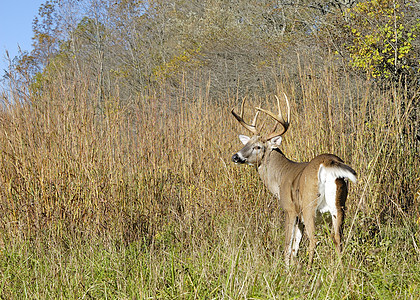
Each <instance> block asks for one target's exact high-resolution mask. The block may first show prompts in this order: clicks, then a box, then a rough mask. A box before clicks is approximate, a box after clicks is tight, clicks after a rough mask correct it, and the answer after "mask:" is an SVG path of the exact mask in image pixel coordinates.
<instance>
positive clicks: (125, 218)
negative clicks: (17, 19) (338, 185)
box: [0, 0, 420, 299]
mask: <svg viewBox="0 0 420 300" xmlns="http://www.w3.org/2000/svg"><path fill="white" fill-rule="evenodd" d="M316 3H317V4H318V6H315V5H314V3H312V2H310V1H309V2H307V1H303V2H302V4H301V5H298V4H294V2H293V1H292V2H290V3H283V2H282V1H235V3H234V5H232V4H231V2H229V1H220V0H210V1H204V2H202V1H171V3H167V1H105V0H103V1H99V0H97V1H88V0H85V1H70V0H69V1H47V2H46V3H45V4H44V5H42V6H41V7H40V13H39V16H38V18H37V19H35V20H34V46H35V48H34V49H35V50H34V51H33V52H32V53H22V54H21V56H20V57H18V58H15V59H13V60H11V61H10V68H9V70H8V71H7V72H6V74H5V76H4V81H3V84H4V88H3V91H2V105H1V111H0V297H1V298H2V299H12V298H22V297H25V298H30V299H52V298H63V299H73V298H94V299H97V298H100V299H103V298H111V299H146V298H152V299H155V298H161V299H178V298H181V299H183V298H187V299H196V298H199V299H209V298H210V299H211V298H212V299H223V298H224V299H248V298H258V299H268V298H272V299H275V298H278V299H287V298H298V299H307V298H337V299H342V298H345V299H359V298H363V299H364V298H368V299H371V298H374V299H377V298H385V299H386V298H399V299H414V298H416V297H418V295H419V293H420V261H419V260H420V259H419V257H420V250H419V245H420V230H419V225H420V211H419V204H420V187H419V180H420V169H419V167H420V166H419V165H420V159H419V139H420V135H419V134H420V133H419V90H418V82H419V77H420V76H419V74H420V73H419V62H418V57H419V56H420V45H419V41H418V37H417V34H418V33H419V32H418V31H419V30H420V25H419V24H420V21H419V19H416V15H417V16H418V14H417V13H418V11H419V4H418V2H417V1H413V2H410V3H408V4H407V3H402V2H401V3H400V2H398V1H385V0H384V1H376V2H375V1H370V2H360V3H359V4H357V2H340V1H334V2H332V3H333V4H334V5H332V4H331V3H330V2H328V3H327V2H323V1H318V2H316ZM375 5H376V6H375ZM378 5H379V6H380V7H384V8H383V14H382V15H380V16H379V17H378V16H377V15H375V16H373V17H372V16H371V15H369V16H371V17H372V18H373V19H372V20H373V21H374V22H376V23H375V24H376V25H375V26H376V27H377V28H380V27H378V26H383V28H388V27H387V24H388V23H389V22H390V21H389V20H391V21H392V22H391V23H390V24H394V25H395V24H397V21H398V22H399V23H401V24H403V25H402V26H403V27H402V29H401V27H394V32H393V33H394V34H397V35H398V37H399V38H400V39H401V40H403V41H404V42H406V44H404V43H403V42H401V43H400V44H398V42H395V41H394V42H392V41H391V40H390V42H389V44H390V45H394V46H395V47H396V46H398V47H406V46H407V45H409V46H410V47H408V48H407V47H406V48H404V49H402V50H401V51H400V50H398V51H399V52H397V54H398V55H394V54H395V53H393V54H392V55H394V56H392V55H391V58H392V57H394V58H395V60H391V61H387V63H382V62H383V61H382V62H381V61H380V60H379V62H378V59H377V58H376V60H374V61H372V60H369V57H371V56H370V55H369V52H368V50H366V49H364V48H363V47H362V48H360V47H361V46H360V44H358V43H357V37H355V36H353V35H352V34H354V32H355V31H352V29H354V30H356V32H358V31H360V32H363V30H362V29H363V28H360V26H363V24H362V25H360V24H361V23H360V22H359V21H358V20H359V19H358V18H362V17H365V14H368V13H367V11H369V9H371V11H372V10H373V8H375V10H374V11H375V12H377V9H376V8H377V7H378ZM392 9H394V10H392ZM397 16H400V17H398V18H397ZM399 23H398V24H399ZM367 26H368V25H366V24H365V27H367ZM398 28H400V29H398ZM388 29H389V28H388ZM364 30H366V31H369V28H364ZM389 30H391V31H392V28H391V29H389ZM383 32H385V34H386V32H387V31H386V30H385V31H381V30H378V31H377V32H376V33H377V34H378V35H379V36H380V34H384V33H383ZM410 32H411V35H410V34H409V33H410ZM413 35H414V37H415V38H410V37H412V36H413ZM362 36H363V35H362ZM365 38H366V41H367V42H369V39H370V38H371V36H367V37H366V36H365ZM384 43H385V45H383V49H382V48H381V49H382V50H381V51H382V52H380V53H382V54H383V56H384V57H385V56H386V55H387V51H390V50H389V49H388V48H387V46H386V42H384ZM392 43H394V44H392ZM373 44H374V45H373V46H371V47H377V48H380V47H382V46H381V45H380V44H379V42H378V40H375V43H373ZM400 45H401V46H400ZM352 47H353V48H352ZM357 47H359V48H357ZM395 47H394V49H400V48H398V47H397V48H395ZM384 49H385V50H384ZM386 49H388V50H386ZM378 53H379V52H378ZM385 60H386V57H385V58H384V61H385ZM360 61H363V63H364V64H365V65H363V63H361V62H360ZM283 92H284V93H285V94H286V95H288V98H289V100H290V102H291V109H292V122H291V126H290V129H289V131H288V132H287V134H286V135H285V138H284V142H283V144H282V150H283V151H284V152H285V154H286V156H287V157H289V158H290V159H293V160H297V161H305V160H310V159H311V158H313V157H314V156H316V155H318V154H321V153H334V154H336V155H338V156H339V157H341V158H342V159H343V160H344V161H345V162H346V163H348V164H349V165H351V166H352V167H353V168H354V169H355V170H356V171H357V173H358V183H357V184H350V193H349V197H348V200H347V217H346V221H345V226H344V233H345V235H344V242H343V247H344V251H343V257H342V259H341V262H340V260H339V259H338V257H337V255H336V253H335V251H334V247H333V243H332V240H331V239H330V238H329V235H330V233H329V225H328V222H327V219H325V224H324V225H323V224H320V226H319V228H318V239H319V241H320V242H319V245H318V247H317V250H316V254H315V260H314V266H313V268H312V269H311V270H309V269H307V253H306V246H307V241H306V240H304V241H303V243H302V244H303V247H302V249H301V252H300V254H299V262H298V264H297V266H295V267H293V268H292V269H291V270H289V271H287V270H285V265H284V262H283V252H282V251H283V245H284V241H283V237H284V234H283V213H282V211H281V209H280V208H279V207H278V203H277V201H276V199H275V198H274V197H273V196H272V195H271V194H269V193H268V192H267V191H266V189H265V188H264V186H263V185H262V183H261V181H260V180H259V178H258V174H257V173H256V172H255V170H254V169H253V168H252V167H248V166H236V165H234V164H233V163H232V162H231V161H230V157H231V155H232V154H233V153H235V152H236V151H237V150H238V149H240V148H241V143H240V142H239V140H238V139H237V134H239V133H244V132H243V131H242V128H241V127H240V126H239V124H238V123H237V122H236V120H235V119H234V118H233V117H232V116H231V114H230V110H231V109H232V108H233V107H238V105H239V103H240V102H241V101H242V99H243V97H247V99H248V102H247V103H248V104H247V115H246V117H247V118H251V117H252V115H253V109H252V107H254V106H256V105H260V104H262V105H263V107H266V108H268V109H271V110H274V109H275V105H274V101H273V100H274V98H273V95H275V94H277V95H280V96H281V95H282V93H283ZM270 125H271V124H270Z"/></svg>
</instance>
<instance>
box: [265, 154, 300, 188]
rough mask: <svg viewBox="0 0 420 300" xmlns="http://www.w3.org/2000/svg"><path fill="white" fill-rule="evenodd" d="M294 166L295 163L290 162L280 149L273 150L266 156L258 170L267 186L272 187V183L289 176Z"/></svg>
mask: <svg viewBox="0 0 420 300" xmlns="http://www.w3.org/2000/svg"><path fill="white" fill-rule="evenodd" d="M292 164H295V162H293V161H291V160H289V159H288V158H287V157H286V156H285V155H284V153H283V152H282V151H281V150H280V149H278V148H273V149H270V150H269V151H268V152H267V153H266V155H264V157H263V159H262V160H261V163H260V164H259V165H258V166H257V170H258V173H259V175H260V178H261V179H262V181H263V182H264V183H265V185H266V186H270V182H271V181H275V180H280V181H281V179H282V177H284V176H287V171H288V170H289V169H290V165H292ZM280 181H278V182H280Z"/></svg>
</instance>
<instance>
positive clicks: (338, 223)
mask: <svg viewBox="0 0 420 300" xmlns="http://www.w3.org/2000/svg"><path fill="white" fill-rule="evenodd" d="M335 185H336V192H335V199H334V200H335V207H336V211H335V213H334V214H333V213H332V214H331V217H332V223H333V232H332V233H331V235H332V238H333V241H334V245H335V249H336V250H337V252H338V253H341V239H342V236H343V221H344V213H345V205H346V198H347V184H346V182H345V181H344V179H342V178H337V179H336V180H335Z"/></svg>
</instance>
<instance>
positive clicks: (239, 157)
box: [232, 95, 356, 266]
mask: <svg viewBox="0 0 420 300" xmlns="http://www.w3.org/2000/svg"><path fill="white" fill-rule="evenodd" d="M284 96H285V100H286V104H287V121H286V120H284V118H283V116H282V113H281V108H280V101H279V98H278V97H277V96H276V99H277V106H278V110H279V113H278V115H276V114H273V113H272V112H270V111H267V110H264V109H262V108H260V107H257V108H256V110H257V112H256V114H255V117H254V120H253V122H252V123H251V124H248V123H246V122H245V121H244V119H243V114H244V105H245V99H244V100H243V101H242V106H241V112H240V115H237V114H236V113H235V111H234V109H232V114H233V115H234V117H235V118H236V119H237V120H238V121H239V123H240V124H241V125H242V126H243V127H245V128H246V129H247V130H249V131H251V132H252V134H253V136H252V137H248V136H245V135H239V139H240V140H241V142H242V143H243V144H244V145H245V146H244V147H243V148H242V149H241V150H240V151H239V152H237V153H236V154H234V155H233V156H232V161H233V162H235V163H237V164H244V163H247V164H249V165H253V166H255V167H256V169H257V170H258V173H259V175H260V177H261V179H262V181H263V182H264V184H265V186H266V187H267V188H268V189H269V190H270V192H271V193H273V194H274V195H275V196H276V197H277V198H278V200H279V202H280V206H281V207H282V208H283V209H284V211H285V213H286V223H285V230H286V233H285V237H286V243H285V246H286V247H285V262H286V266H289V264H290V261H291V260H292V262H293V260H294V258H295V257H296V255H297V252H298V250H299V244H300V241H301V238H302V231H303V229H305V231H306V234H307V235H308V238H309V249H308V250H309V266H311V264H312V260H313V256H314V252H315V246H316V239H315V218H316V214H317V212H320V213H326V212H329V213H330V214H331V217H332V224H333V229H332V238H333V241H334V244H335V247H336V249H337V251H338V252H339V253H340V252H341V238H342V224H343V218H344V210H345V203H346V198H347V179H350V180H351V181H353V182H356V172H355V171H354V170H353V169H352V168H351V167H349V166H348V165H346V164H344V163H343V161H342V160H341V159H340V158H339V157H337V156H335V155H333V154H322V155H319V156H317V157H315V158H314V159H312V160H311V161H310V162H301V163H298V162H294V161H291V160H289V159H287V158H286V156H285V155H284V154H283V152H282V151H281V150H280V149H279V147H280V143H281V140H282V136H283V134H284V133H285V132H286V131H287V129H288V127H289V124H290V105H289V101H288V100H287V97H286V95H284ZM259 112H263V113H265V114H267V115H268V116H270V117H271V118H273V119H274V120H275V121H276V124H275V126H274V129H273V131H272V132H271V133H269V134H268V135H266V136H261V135H260V132H261V130H257V127H256V121H257V117H258V114H259ZM278 125H281V129H280V130H279V131H276V129H277V127H278Z"/></svg>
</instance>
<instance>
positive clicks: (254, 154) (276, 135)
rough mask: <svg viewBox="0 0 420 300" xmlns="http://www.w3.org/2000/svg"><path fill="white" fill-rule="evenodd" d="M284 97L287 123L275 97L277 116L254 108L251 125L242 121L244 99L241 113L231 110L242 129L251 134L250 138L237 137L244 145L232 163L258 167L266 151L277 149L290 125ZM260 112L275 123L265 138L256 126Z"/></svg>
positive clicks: (244, 136)
mask: <svg viewBox="0 0 420 300" xmlns="http://www.w3.org/2000/svg"><path fill="white" fill-rule="evenodd" d="M284 97H285V100H286V104H287V121H286V120H284V118H283V115H282V113H281V108H280V100H279V98H278V97H277V96H275V98H276V99H277V106H278V110H279V112H278V114H274V113H272V112H270V111H267V110H265V109H262V108H260V107H256V108H255V109H256V110H257V112H256V113H255V116H254V119H253V121H252V123H251V124H248V123H246V122H245V121H244V119H243V115H244V107H245V98H244V99H243V101H242V105H241V112H240V114H239V115H238V114H236V113H235V109H232V114H233V116H234V117H235V118H236V119H237V120H238V121H239V123H240V124H241V125H242V126H243V127H245V128H246V129H247V130H249V131H250V132H251V133H252V134H253V135H252V136H251V137H249V136H246V135H239V139H240V140H241V142H242V143H243V144H244V147H243V148H242V149H241V150H239V151H238V152H237V153H235V154H234V155H233V156H232V161H233V162H235V163H237V164H243V163H247V164H250V165H257V166H258V165H259V163H260V162H261V161H262V159H263V158H264V156H265V154H266V153H267V151H271V150H272V149H274V148H278V147H279V146H280V144H281V140H282V136H283V134H285V133H286V131H287V129H288V128H289V124H290V105H289V101H288V99H287V96H286V95H284ZM260 112H263V113H265V114H267V115H268V116H270V117H271V118H272V119H274V120H275V121H276V122H275V125H274V128H273V130H272V131H271V133H269V134H267V135H266V136H262V135H261V128H260V130H258V129H257V126H256V122H257V118H258V115H259V113H260ZM279 124H280V125H281V129H280V130H279V131H277V127H278V125H279Z"/></svg>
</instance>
